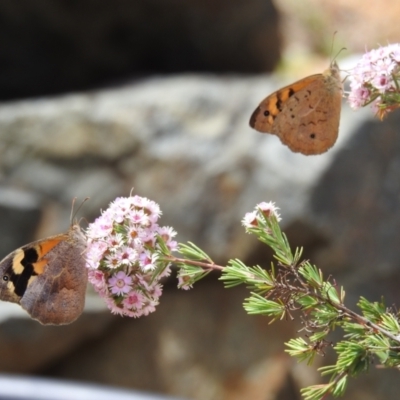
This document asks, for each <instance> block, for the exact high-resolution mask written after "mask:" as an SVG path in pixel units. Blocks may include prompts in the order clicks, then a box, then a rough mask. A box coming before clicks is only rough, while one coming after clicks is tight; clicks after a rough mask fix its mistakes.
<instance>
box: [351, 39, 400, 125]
mask: <svg viewBox="0 0 400 400" xmlns="http://www.w3.org/2000/svg"><path fill="white" fill-rule="evenodd" d="M349 79H350V93H349V95H348V102H349V104H350V106H351V107H352V108H353V109H354V110H356V109H358V108H360V107H364V106H366V105H368V104H372V108H373V109H374V110H375V112H376V114H377V116H378V117H379V118H380V119H383V118H384V117H385V116H386V115H387V114H388V113H389V112H390V111H392V110H394V109H395V108H398V107H400V87H399V79H400V44H397V43H396V44H391V45H388V46H385V47H380V48H379V49H374V50H371V51H369V52H367V53H365V54H364V55H363V57H362V58H361V60H360V61H359V62H358V63H357V65H356V66H355V68H354V69H353V70H352V72H351V74H350V75H349Z"/></svg>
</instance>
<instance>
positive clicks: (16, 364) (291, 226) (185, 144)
mask: <svg viewBox="0 0 400 400" xmlns="http://www.w3.org/2000/svg"><path fill="white" fill-rule="evenodd" d="M278 85H280V84H279V83H278V82H274V81H273V80H271V79H267V78H266V77H254V78H238V77H229V78H228V77H225V78H220V77H215V76H204V75H203V76H199V75H187V76H175V77H170V78H151V79H147V80H142V81H141V82H140V83H137V84H132V85H130V86H125V87H124V88H120V89H114V90H106V91H93V92H91V93H82V94H74V95H69V96H61V97H58V98H42V99H37V100H34V101H21V102H14V103H7V104H3V105H1V107H0V143H1V147H0V174H1V176H2V184H1V188H0V189H1V190H0V202H1V204H2V207H3V208H4V209H6V210H9V211H5V212H4V213H5V218H6V217H7V218H10V219H9V220H8V221H11V222H8V224H11V225H12V228H11V227H10V230H9V232H7V233H6V234H7V241H4V243H3V244H4V248H3V249H2V251H4V254H6V253H7V252H8V251H10V250H12V249H13V248H14V247H15V246H18V245H20V244H21V242H23V241H27V240H33V239H35V238H38V237H44V236H46V235H49V234H53V233H58V232H62V231H64V230H66V229H67V227H68V225H69V215H70V209H71V200H72V198H73V197H75V196H77V197H78V198H79V199H83V198H84V197H86V196H89V197H91V200H90V201H88V202H87V203H85V205H84V207H83V210H81V211H80V215H84V216H85V218H86V219H87V220H88V221H91V220H92V219H93V218H95V217H96V215H98V213H99V209H100V208H105V207H106V206H107V203H108V202H109V201H110V200H112V199H113V198H115V197H116V196H121V195H128V194H129V191H130V190H131V188H132V187H134V190H135V193H138V194H140V195H143V196H147V197H149V198H152V199H154V200H156V201H157V202H158V203H159V204H160V206H161V209H162V210H163V217H162V219H161V223H162V224H165V225H172V226H174V228H175V229H176V230H177V231H178V232H179V240H180V241H187V240H190V241H193V242H195V243H196V244H198V245H199V246H201V247H202V248H204V250H206V251H207V252H208V253H210V255H211V256H212V257H213V258H214V259H215V261H217V262H219V263H225V262H226V261H227V260H228V259H229V258H234V257H238V258H241V259H242V260H244V261H245V262H248V263H261V264H266V263H269V256H268V251H266V250H265V248H264V247H263V246H261V245H260V244H259V243H257V242H256V240H255V239H254V238H253V237H252V236H250V235H245V234H244V231H243V229H242V227H241V224H240V220H241V219H242V217H243V215H244V213H245V212H246V211H249V210H251V209H252V208H253V207H254V206H255V204H256V203H258V202H260V201H263V200H266V201H269V200H273V201H276V202H277V204H278V205H279V206H280V207H281V212H282V216H283V221H282V226H283V227H284V229H285V231H286V232H287V233H288V235H289V240H290V241H291V242H292V244H294V245H304V246H305V247H306V256H307V257H309V258H311V260H312V261H314V262H318V265H320V266H321V267H323V268H324V270H325V271H326V273H331V274H333V275H334V276H335V277H338V279H339V281H340V283H342V284H344V285H345V288H346V291H347V293H348V298H349V301H350V302H352V301H353V302H354V299H355V298H357V297H358V296H359V295H365V296H367V297H369V296H371V297H372V298H371V300H373V299H375V296H377V295H378V294H379V295H380V294H383V295H385V296H386V295H387V296H388V298H389V299H390V301H393V302H397V303H398V302H399V300H400V299H399V298H398V291H396V282H397V275H398V272H397V270H398V268H397V264H398V262H397V259H398V258H399V256H400V254H399V252H400V250H399V249H398V246H397V243H398V239H396V237H397V236H396V229H397V226H398V221H397V220H398V215H397V214H398V212H397V208H396V204H397V200H398V199H399V198H400V187H399V185H398V184H397V182H398V177H397V175H398V171H397V167H396V166H397V165H398V160H397V158H398V155H397V153H398V151H397V148H398V146H399V145H398V138H397V131H398V128H397V126H398V124H399V118H398V116H397V115H396V113H393V115H392V116H391V117H390V118H388V119H387V120H385V121H384V122H383V123H381V122H378V121H376V120H372V118H370V117H368V116H367V115H366V113H367V114H368V112H369V110H364V111H365V113H364V112H360V113H354V112H352V111H350V110H349V109H348V108H347V106H346V105H344V106H343V113H342V120H341V127H340V137H339V140H338V143H337V144H336V145H335V147H334V148H333V149H332V150H330V151H328V152H327V153H326V154H324V155H321V156H314V157H305V156H302V155H299V154H294V153H291V152H290V151H289V150H288V149H287V148H286V147H284V146H283V145H282V144H281V143H280V141H279V140H278V139H277V138H276V137H274V136H271V135H262V134H260V133H258V132H255V131H253V130H251V129H250V128H249V127H248V118H249V115H250V114H251V111H252V110H253V108H254V107H255V106H256V105H257V104H258V102H259V101H260V100H261V99H262V98H263V97H264V96H265V94H266V93H268V92H270V91H271V90H272V89H273V87H276V86H278ZM20 213H21V214H20ZM18 215H20V216H19V217H18ZM32 232H36V233H35V235H31V233H32ZM28 233H29V234H28ZM28 236H31V237H28ZM6 244H7V246H10V248H6V247H7V246H6ZM216 278H217V276H212V277H211V278H209V279H208V280H207V281H205V282H204V283H202V284H201V285H199V286H198V287H195V289H194V290H193V291H191V292H189V293H186V292H179V291H177V290H176V289H175V282H172V281H171V282H169V283H168V285H167V287H166V289H165V294H164V296H163V297H162V301H161V305H160V307H159V309H158V310H157V312H156V313H155V314H153V315H151V316H149V317H147V318H142V319H140V320H129V319H121V318H120V317H116V316H112V315H110V314H109V313H108V312H106V311H104V308H101V307H102V306H101V303H98V301H99V300H98V299H97V301H96V297H94V305H92V303H91V301H92V300H90V301H89V303H88V308H87V312H86V313H85V314H84V315H83V316H82V317H81V318H80V319H79V320H78V321H77V322H76V323H74V324H72V325H70V326H67V327H54V328H49V327H42V326H40V325H38V324H37V323H36V322H34V321H29V320H27V319H26V315H25V314H23V313H22V311H21V310H19V311H18V312H17V313H14V312H15V311H13V310H16V308H15V307H16V306H15V307H14V308H13V310H11V309H10V308H9V306H10V305H8V304H6V303H0V313H2V315H3V320H2V324H1V326H2V330H1V331H2V335H5V337H4V338H3V339H2V341H1V342H0V354H1V357H0V358H1V363H2V366H1V371H3V372H18V373H22V372H23V373H32V374H42V375H46V376H53V377H63V378H68V379H74V380H87V381H90V382H102V383H107V384H110V385H120V386H124V387H129V388H135V389H140V390H149V391H153V392H159V393H168V394H171V395H176V396H182V397H186V398H190V399H235V398H237V399H240V398H243V399H244V398H249V397H248V396H249V393H250V394H251V398H252V399H258V398H260V399H262V398H265V394H266V393H268V395H269V396H270V398H273V399H289V398H290V399H296V398H299V397H298V389H299V387H301V386H305V385H308V384H311V383H315V382H316V381H317V379H318V378H317V375H316V374H315V372H314V370H313V369H311V368H308V367H306V366H302V365H300V366H299V365H296V363H295V362H293V360H289V359H288V358H287V357H285V356H283V355H282V354H283V343H282V341H283V339H284V338H288V337H290V335H293V334H296V331H297V329H298V327H297V326H296V325H292V324H288V323H275V324H274V325H272V326H270V325H268V320H267V319H266V318H262V317H260V318H255V317H249V316H247V315H246V314H245V312H244V311H243V310H242V307H241V303H242V301H243V299H244V298H245V297H246V291H245V290H244V289H238V290H224V289H223V288H222V285H220V284H219V283H218V282H216ZM377 283H379V284H377ZM89 299H93V297H92V296H90V297H89ZM98 304H100V305H98ZM6 307H7V308H6ZM92 307H94V308H92ZM98 307H100V309H99V308H98ZM10 310H11V311H10ZM24 317H25V318H24ZM377 374H379V373H378V372H377ZM387 376H388V378H386V379H388V380H389V381H390V377H391V376H392V375H391V374H388V375H387ZM376 377H377V375H376V374H375V373H373V374H372V378H370V377H369V378H368V379H369V381H368V385H366V386H365V387H361V388H360V387H357V389H354V392H353V393H355V394H354V397H353V398H356V397H355V396H356V395H357V396H358V395H359V394H360V393H366V391H368V392H369V393H374V396H375V397H374V398H376V399H379V398H385V399H389V398H393V399H394V398H395V397H390V396H391V394H390V390H389V387H390V385H385V386H382V385H378V384H377V385H376V386H373V387H372V386H371V385H372V383H371V382H377V381H379V379H378V378H376ZM361 382H363V381H362V380H361ZM365 388H368V390H367V389H365ZM382 393H383V394H382ZM379 396H384V397H379ZM360 398H362V397H360ZM365 398H366V397H365Z"/></svg>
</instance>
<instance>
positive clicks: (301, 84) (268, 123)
mask: <svg viewBox="0 0 400 400" xmlns="http://www.w3.org/2000/svg"><path fill="white" fill-rule="evenodd" d="M319 76H322V74H316V75H311V76H308V77H307V78H303V79H301V80H299V81H297V82H294V83H292V84H291V85H288V86H285V87H284V88H282V89H279V90H277V91H276V92H274V93H272V94H270V95H269V96H267V97H266V98H265V99H264V100H263V101H262V102H261V103H260V104H259V106H258V107H257V108H256V109H255V110H254V112H253V114H252V115H251V117H250V126H251V127H252V128H253V129H255V130H257V131H259V132H263V133H273V132H272V130H273V129H272V127H273V125H274V122H275V119H276V118H277V116H278V115H279V114H280V113H281V112H282V111H283V108H284V105H285V103H286V102H287V101H288V100H289V99H290V97H292V96H293V95H294V94H295V93H298V92H299V91H301V90H303V89H304V88H306V87H307V86H308V85H310V84H311V83H312V82H313V81H314V80H315V79H316V78H317V77H319Z"/></svg>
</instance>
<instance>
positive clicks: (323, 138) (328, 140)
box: [250, 62, 343, 155]
mask: <svg viewBox="0 0 400 400" xmlns="http://www.w3.org/2000/svg"><path fill="white" fill-rule="evenodd" d="M342 92H343V85H342V82H341V80H340V73H339V68H338V65H337V64H336V62H333V63H332V64H331V66H330V68H328V69H327V70H326V71H324V72H323V73H322V74H315V75H310V76H307V77H306V78H303V79H300V80H299V81H297V82H294V83H292V84H291V85H288V86H285V87H284V88H282V89H279V90H278V91H276V92H274V93H272V94H270V95H269V96H268V97H266V98H265V99H264V100H263V101H262V102H261V103H260V105H259V106H258V107H257V108H256V109H255V110H254V112H253V114H252V115H251V118H250V126H251V127H252V128H254V129H256V130H257V131H260V132H263V133H271V134H273V135H276V136H278V137H279V139H280V140H281V142H282V143H283V144H285V145H286V146H288V147H289V148H290V150H292V151H294V152H295V153H302V154H305V155H313V154H321V153H324V152H325V151H327V150H328V149H330V148H331V147H332V146H333V145H334V144H335V142H336V139H337V137H338V131H339V120H340V108H341V103H342Z"/></svg>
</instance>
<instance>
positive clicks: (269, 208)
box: [257, 201, 282, 222]
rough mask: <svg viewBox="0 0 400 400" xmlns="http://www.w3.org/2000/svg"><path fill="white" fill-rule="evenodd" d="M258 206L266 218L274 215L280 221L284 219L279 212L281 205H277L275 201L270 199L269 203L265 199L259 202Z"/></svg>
mask: <svg viewBox="0 0 400 400" xmlns="http://www.w3.org/2000/svg"><path fill="white" fill-rule="evenodd" d="M257 207H258V208H259V209H260V210H261V212H262V213H263V214H264V215H265V217H266V218H269V217H271V216H274V217H275V218H276V219H277V220H278V222H279V221H280V220H281V219H282V218H281V216H280V214H279V213H278V210H279V207H277V206H276V205H275V203H274V202H273V201H269V202H268V203H266V202H265V201H263V202H262V203H260V204H258V205H257Z"/></svg>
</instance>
